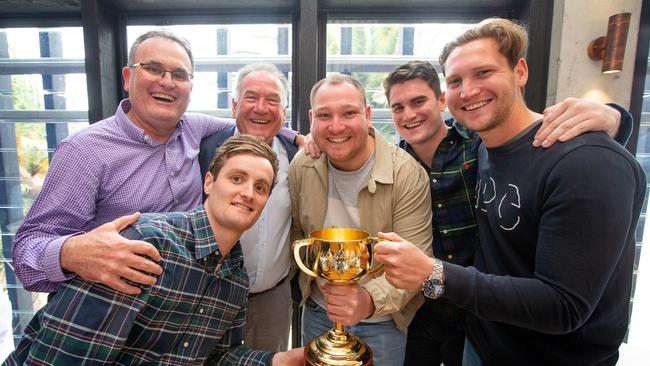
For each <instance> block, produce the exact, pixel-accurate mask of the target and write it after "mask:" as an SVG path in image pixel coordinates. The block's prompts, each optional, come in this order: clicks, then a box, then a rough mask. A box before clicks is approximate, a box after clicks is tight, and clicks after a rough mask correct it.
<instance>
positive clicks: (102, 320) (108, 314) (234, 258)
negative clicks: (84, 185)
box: [6, 205, 273, 365]
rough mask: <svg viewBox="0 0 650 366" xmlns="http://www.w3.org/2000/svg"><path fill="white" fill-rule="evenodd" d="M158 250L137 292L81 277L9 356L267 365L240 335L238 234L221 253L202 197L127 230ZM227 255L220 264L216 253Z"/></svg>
mask: <svg viewBox="0 0 650 366" xmlns="http://www.w3.org/2000/svg"><path fill="white" fill-rule="evenodd" d="M123 234H124V236H125V237H127V238H131V239H138V240H146V241H148V242H150V243H151V244H153V245H154V246H155V247H156V248H157V249H158V250H159V251H160V255H161V256H162V263H161V265H162V267H163V274H161V275H160V276H159V277H158V279H157V281H156V284H155V285H153V286H148V287H143V288H142V293H141V294H140V295H137V296H131V295H125V294H122V293H118V292H116V291H114V290H112V289H110V288H108V287H106V286H104V285H101V284H97V283H93V282H89V281H86V280H84V279H82V278H80V277H75V278H73V279H71V280H70V281H67V282H65V283H64V284H63V285H62V287H61V288H60V289H59V291H58V292H57V293H56V295H55V296H54V297H53V299H52V300H51V301H50V302H49V303H48V304H47V305H46V306H45V307H44V308H43V309H41V310H40V311H39V312H38V313H37V314H36V316H35V317H34V319H32V321H31V322H30V324H29V326H28V327H27V329H26V330H25V336H24V338H23V339H22V340H21V342H20V344H19V345H18V347H17V348H16V350H15V351H14V353H12V354H11V355H10V357H9V358H8V359H7V361H6V364H7V365H17V364H23V363H26V364H33V365H82V364H83V365H94V364H117V365H135V364H138V365H139V364H148V365H196V364H203V363H204V362H206V359H207V358H208V355H210V357H209V360H207V364H213V365H221V364H223V365H235V364H236V365H270V363H271V358H272V356H273V353H270V352H257V351H252V350H250V349H247V348H245V347H244V346H243V345H242V340H243V332H244V321H245V318H246V316H245V315H246V314H245V312H246V302H247V296H248V276H247V275H246V272H245V270H244V263H243V258H242V251H241V246H240V244H239V243H237V244H236V245H235V246H234V247H233V249H232V250H231V252H230V254H229V255H228V256H227V257H226V258H225V259H224V258H223V257H222V255H221V253H220V252H219V248H218V246H217V242H216V241H215V238H214V234H213V232H212V229H211V227H210V223H209V222H208V218H207V215H206V212H205V210H204V209H203V207H202V206H200V205H199V206H198V207H197V209H195V210H193V211H189V212H184V213H180V212H177V213H166V214H147V215H143V216H142V218H141V219H140V220H139V221H138V223H136V224H135V225H133V226H132V227H130V228H128V229H127V230H125V231H124V232H123ZM222 259H223V263H222V264H221V265H219V261H220V260H222Z"/></svg>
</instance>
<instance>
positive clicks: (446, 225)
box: [399, 119, 481, 323]
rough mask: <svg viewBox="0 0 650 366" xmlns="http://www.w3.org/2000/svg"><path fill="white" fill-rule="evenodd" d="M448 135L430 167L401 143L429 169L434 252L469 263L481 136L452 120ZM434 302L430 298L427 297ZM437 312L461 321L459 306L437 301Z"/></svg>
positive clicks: (475, 234)
mask: <svg viewBox="0 0 650 366" xmlns="http://www.w3.org/2000/svg"><path fill="white" fill-rule="evenodd" d="M446 123H447V125H449V126H450V128H449V129H448V132H447V136H446V137H445V138H444V139H443V140H442V141H441V142H440V145H439V146H438V148H437V149H436V152H435V154H434V155H433V161H432V164H431V168H429V167H427V166H426V164H425V163H423V162H422V161H421V160H420V159H419V158H418V157H417V155H416V153H415V151H413V148H411V146H410V145H409V144H408V143H407V142H406V141H404V140H401V141H400V143H399V146H400V147H401V148H402V149H404V150H406V151H407V152H408V153H409V154H411V156H413V158H415V160H417V161H418V162H420V164H421V165H422V166H423V167H424V168H425V169H426V170H427V171H428V172H429V185H430V187H431V211H432V212H433V254H434V256H435V257H436V258H439V259H441V260H444V261H447V262H450V263H454V264H459V265H463V266H469V265H471V264H472V263H473V261H474V249H475V247H476V246H477V245H478V226H477V224H476V218H475V217H474V204H475V200H476V194H475V191H476V172H477V161H476V156H477V153H478V147H479V145H480V143H481V140H480V139H479V138H478V136H476V134H475V133H473V132H471V131H469V130H467V129H466V128H464V127H463V126H461V125H460V124H458V123H454V122H453V120H451V119H450V120H447V121H446ZM428 302H431V301H428ZM433 303H435V304H428V305H431V306H430V307H433V308H435V313H436V314H433V315H434V316H437V317H438V318H442V319H446V320H449V321H451V322H454V323H460V322H462V315H461V312H460V310H457V309H455V308H454V307H451V306H448V305H445V304H444V301H442V300H438V301H434V302H433Z"/></svg>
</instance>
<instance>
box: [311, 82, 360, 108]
mask: <svg viewBox="0 0 650 366" xmlns="http://www.w3.org/2000/svg"><path fill="white" fill-rule="evenodd" d="M325 84H332V85H339V84H349V85H352V86H353V87H355V89H357V90H358V91H359V93H360V94H361V97H362V98H363V105H364V107H365V106H366V105H367V104H368V101H367V99H366V89H365V88H364V87H363V84H361V82H359V80H357V79H354V78H353V77H351V76H350V75H345V74H330V75H327V77H325V78H323V79H320V80H318V81H317V82H316V84H314V86H312V88H311V93H309V105H311V107H312V108H314V96H315V95H316V93H317V92H318V89H320V88H321V87H322V86H323V85H325Z"/></svg>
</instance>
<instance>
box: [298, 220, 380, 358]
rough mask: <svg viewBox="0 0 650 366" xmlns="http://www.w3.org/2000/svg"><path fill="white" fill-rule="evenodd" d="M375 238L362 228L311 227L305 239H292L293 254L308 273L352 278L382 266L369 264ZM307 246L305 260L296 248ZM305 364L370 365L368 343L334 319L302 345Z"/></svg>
mask: <svg viewBox="0 0 650 366" xmlns="http://www.w3.org/2000/svg"><path fill="white" fill-rule="evenodd" d="M376 242H377V239H376V238H372V237H370V236H369V234H368V233H367V232H365V231H363V230H357V229H347V228H330V229H322V230H318V231H314V232H312V233H311V235H310V237H309V238H307V239H302V240H296V241H295V242H294V243H293V256H294V258H295V259H296V262H297V263H298V266H299V267H300V269H301V270H302V271H303V272H305V273H306V274H308V275H309V276H312V277H318V278H322V279H324V280H327V281H329V282H338V283H342V282H353V281H358V280H360V279H361V278H362V277H364V276H365V275H375V274H377V273H379V272H380V271H381V269H382V268H383V267H382V266H377V267H376V268H372V264H373V263H372V262H373V261H372V253H373V244H374V243H376ZM302 247H307V250H306V255H305V256H304V257H302V258H305V261H304V262H303V260H302V259H301V255H300V249H301V248H302ZM305 364H306V365H308V366H370V365H372V351H371V350H370V347H368V346H367V345H366V344H364V343H363V342H361V341H360V340H359V338H358V337H355V336H353V335H351V334H350V333H348V332H347V331H345V329H344V328H343V324H341V323H334V327H333V328H332V329H330V330H329V331H328V332H326V333H324V334H322V335H320V336H318V337H316V338H314V339H312V340H311V341H309V343H308V344H307V345H306V347H305Z"/></svg>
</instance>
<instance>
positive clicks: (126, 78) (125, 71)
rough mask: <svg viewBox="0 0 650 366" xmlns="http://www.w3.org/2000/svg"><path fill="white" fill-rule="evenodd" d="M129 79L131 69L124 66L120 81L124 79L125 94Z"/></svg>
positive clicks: (127, 89)
mask: <svg viewBox="0 0 650 366" xmlns="http://www.w3.org/2000/svg"><path fill="white" fill-rule="evenodd" d="M130 78H131V68H130V67H128V66H124V67H123V68H122V79H124V90H125V91H127V92H128V91H129V84H130Z"/></svg>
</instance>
